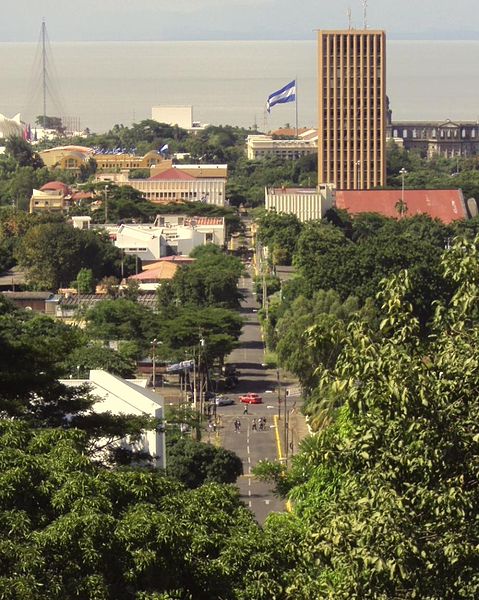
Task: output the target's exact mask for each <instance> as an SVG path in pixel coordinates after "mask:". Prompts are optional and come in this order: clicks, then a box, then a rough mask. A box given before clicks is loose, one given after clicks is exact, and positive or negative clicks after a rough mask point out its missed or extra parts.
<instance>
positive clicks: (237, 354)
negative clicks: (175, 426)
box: [217, 275, 285, 523]
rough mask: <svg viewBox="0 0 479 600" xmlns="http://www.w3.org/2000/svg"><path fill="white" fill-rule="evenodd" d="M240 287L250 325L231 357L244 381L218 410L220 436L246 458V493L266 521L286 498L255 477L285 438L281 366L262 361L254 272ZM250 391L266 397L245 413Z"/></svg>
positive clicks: (260, 519)
mask: <svg viewBox="0 0 479 600" xmlns="http://www.w3.org/2000/svg"><path fill="white" fill-rule="evenodd" d="M240 288H241V291H242V293H243V295H244V297H245V299H244V301H243V302H242V308H241V313H242V316H243V318H244V319H245V325H244V327H243V332H242V335H241V338H240V347H239V348H237V349H236V350H234V351H233V352H232V354H231V355H230V357H229V359H228V362H231V363H234V364H235V365H236V367H237V369H238V370H239V371H240V378H239V380H240V383H239V385H238V387H237V388H236V389H235V393H234V394H230V393H228V394H227V395H228V397H232V398H234V399H235V404H234V405H232V406H221V407H218V409H217V414H218V415H219V416H220V417H221V426H220V429H219V436H220V442H221V445H222V446H224V447H225V448H228V449H230V450H233V451H234V452H236V454H238V456H240V458H241V459H242V461H243V471H244V475H243V476H242V477H240V478H239V479H238V487H239V489H240V493H241V497H242V499H243V501H244V502H245V504H246V505H247V506H249V507H250V508H251V510H252V511H253V513H254V514H255V515H256V518H257V520H258V522H260V523H262V522H263V521H264V520H265V518H266V517H267V516H268V514H269V513H270V512H272V511H283V510H284V509H285V504H284V502H283V501H282V500H280V499H278V498H276V497H275V496H274V495H273V493H272V491H271V487H270V486H269V485H268V484H266V483H263V482H260V481H257V480H256V479H255V478H254V477H252V476H251V470H252V468H253V467H254V466H255V465H256V464H257V463H258V462H259V461H260V460H264V459H269V460H274V459H277V458H278V441H279V440H278V436H279V438H280V439H282V438H281V423H282V421H279V429H278V430H277V429H276V426H275V418H274V416H275V415H277V414H278V400H277V375H276V370H268V369H265V368H264V367H262V366H261V364H262V363H263V362H264V347H263V341H262V339H261V328H260V325H259V322H258V315H257V310H258V308H259V306H258V304H257V302H256V300H255V298H254V296H253V294H252V279H251V277H250V275H247V276H245V277H243V278H242V279H241V281H240ZM246 392H256V393H258V394H260V395H261V396H262V398H263V404H257V405H254V404H250V405H247V407H248V414H244V413H243V411H244V407H245V406H246V405H244V404H241V403H240V402H239V397H240V396H241V395H243V394H244V393H246ZM259 417H265V418H266V428H265V430H264V431H259V430H258V431H254V430H253V429H252V422H253V419H256V420H258V418H259ZM235 419H239V420H240V422H241V430H240V431H239V432H238V433H236V432H235V428H234V421H235Z"/></svg>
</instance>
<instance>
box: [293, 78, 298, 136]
mask: <svg viewBox="0 0 479 600" xmlns="http://www.w3.org/2000/svg"><path fill="white" fill-rule="evenodd" d="M295 83H296V94H295V95H296V102H295V103H294V109H295V113H296V114H295V116H296V139H297V138H298V76H297V75H296V78H295Z"/></svg>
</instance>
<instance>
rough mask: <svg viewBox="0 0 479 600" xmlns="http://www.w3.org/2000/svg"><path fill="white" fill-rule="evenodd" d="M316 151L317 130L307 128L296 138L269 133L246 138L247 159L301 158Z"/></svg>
mask: <svg viewBox="0 0 479 600" xmlns="http://www.w3.org/2000/svg"><path fill="white" fill-rule="evenodd" d="M317 152H318V132H317V131H316V130H315V129H308V130H306V131H304V132H302V133H300V134H299V136H298V138H290V139H284V138H275V137H273V136H271V135H249V136H248V137H247V138H246V156H247V158H248V159H249V160H254V159H257V158H266V157H276V158H282V159H285V160H293V159H295V158H301V157H302V156H306V155H308V154H316V153H317Z"/></svg>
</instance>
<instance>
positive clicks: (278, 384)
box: [276, 369, 281, 419]
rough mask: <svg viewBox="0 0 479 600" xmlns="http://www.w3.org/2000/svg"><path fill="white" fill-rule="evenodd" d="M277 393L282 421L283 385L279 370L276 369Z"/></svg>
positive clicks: (279, 416)
mask: <svg viewBox="0 0 479 600" xmlns="http://www.w3.org/2000/svg"><path fill="white" fill-rule="evenodd" d="M276 380H277V386H276V388H277V392H278V419H281V383H280V380H279V369H276Z"/></svg>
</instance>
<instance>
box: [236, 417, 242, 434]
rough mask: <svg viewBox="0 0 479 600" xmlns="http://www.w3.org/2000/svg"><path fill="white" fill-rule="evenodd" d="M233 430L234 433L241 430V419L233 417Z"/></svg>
mask: <svg viewBox="0 0 479 600" xmlns="http://www.w3.org/2000/svg"><path fill="white" fill-rule="evenodd" d="M235 431H236V433H239V432H240V431H241V421H240V420H239V419H235Z"/></svg>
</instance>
